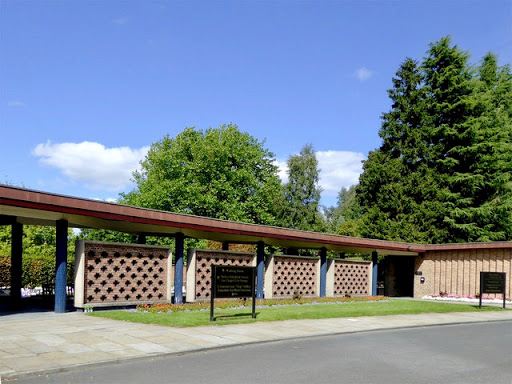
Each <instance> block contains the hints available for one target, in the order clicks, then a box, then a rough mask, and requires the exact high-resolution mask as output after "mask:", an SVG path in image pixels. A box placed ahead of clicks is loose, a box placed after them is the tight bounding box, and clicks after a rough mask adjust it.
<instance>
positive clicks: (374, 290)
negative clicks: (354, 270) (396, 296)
mask: <svg viewBox="0 0 512 384" xmlns="http://www.w3.org/2000/svg"><path fill="white" fill-rule="evenodd" d="M378 260H379V259H378V254H377V252H376V251H374V252H372V262H373V271H372V296H377V275H378V273H379V266H378Z"/></svg>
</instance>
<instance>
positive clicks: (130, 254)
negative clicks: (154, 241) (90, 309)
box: [84, 242, 168, 305]
mask: <svg viewBox="0 0 512 384" xmlns="http://www.w3.org/2000/svg"><path fill="white" fill-rule="evenodd" d="M167 258H168V250H167V249H164V248H153V247H146V246H144V247H141V246H130V245H127V244H107V243H89V242H85V244H84V283H85V284H84V303H85V304H109V303H111V304H113V305H115V304H116V303H119V302H141V301H144V302H152V301H163V300H166V299H167V283H168V281H167V268H168V267H167Z"/></svg>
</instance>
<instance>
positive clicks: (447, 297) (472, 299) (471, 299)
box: [421, 294, 512, 304]
mask: <svg viewBox="0 0 512 384" xmlns="http://www.w3.org/2000/svg"><path fill="white" fill-rule="evenodd" d="M421 299H422V300H435V301H458V302H462V303H477V304H478V303H479V302H480V299H479V298H478V297H476V296H473V295H465V296H459V295H452V294H431V295H426V296H423V297H422V298H421ZM505 301H506V302H507V303H509V304H512V298H510V297H507V298H505ZM482 302H483V303H488V304H502V303H503V298H501V299H499V298H496V297H493V296H490V295H483V296H482Z"/></svg>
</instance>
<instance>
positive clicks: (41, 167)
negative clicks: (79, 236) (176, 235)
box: [0, 0, 512, 205]
mask: <svg viewBox="0 0 512 384" xmlns="http://www.w3.org/2000/svg"><path fill="white" fill-rule="evenodd" d="M445 35H451V36H452V41H453V42H454V43H455V44H457V45H458V46H459V47H461V48H462V49H463V50H467V51H469V52H470V53H471V54H472V62H474V63H478V61H479V60H480V59H481V58H482V56H483V55H484V54H485V53H487V52H488V51H493V52H495V53H496V54H498V55H499V59H500V64H501V65H503V64H506V63H511V62H512V1H510V0H500V1H497V0H486V1H467V0H464V1H449V0H448V1H412V0H411V1H398V0H397V1H322V0H315V1H116V0H106V1H64V0H62V1H49V0H41V1H36V0H33V1H23V0H21V1H20V0H17V1H14V0H3V1H1V2H0V132H1V138H2V139H1V140H2V141H1V142H2V146H1V148H2V149H1V151H0V182H3V183H6V182H7V183H10V184H14V185H23V186H25V187H27V188H32V189H38V190H44V191H49V192H55V193H61V194H68V195H74V196H80V197H87V198H100V199H111V198H116V197H117V196H118V194H119V192H126V191H128V190H130V189H131V188H133V185H132V184H130V174H131V171H132V170H133V169H135V168H136V167H137V165H138V161H139V160H140V159H141V158H142V157H143V156H144V153H145V151H147V148H148V146H150V145H151V143H153V142H155V141H158V140H160V139H162V138H163V136H164V135H165V134H169V135H171V136H174V135H176V134H177V133H179V132H181V131H182V130H183V128H185V127H187V126H196V127H197V128H200V129H205V128H208V127H217V126H219V125H221V124H223V123H229V122H232V123H235V124H237V125H238V126H239V128H240V129H241V130H242V131H246V132H248V133H250V134H251V135H253V136H254V137H256V138H258V139H259V140H264V139H265V140H266V147H267V148H268V149H270V150H271V151H272V152H274V153H275V155H276V158H277V160H278V161H279V164H281V165H283V164H285V162H286V160H287V159H288V157H289V156H290V155H292V154H295V153H297V152H299V151H300V149H301V148H302V146H303V145H305V144H307V143H311V144H313V146H314V148H315V150H316V151H317V156H318V158H319V161H320V167H321V169H322V173H321V177H322V180H321V184H322V187H323V188H324V193H323V196H322V202H323V203H324V204H326V205H331V204H334V203H335V201H336V194H337V192H338V191H339V189H340V188H341V187H343V186H345V187H348V186H349V185H351V184H354V183H356V182H357V177H358V174H359V172H360V171H361V160H363V159H364V158H365V157H366V156H367V154H368V151H371V150H373V149H375V148H376V147H378V146H379V144H380V139H379V137H378V130H379V128H380V116H381V114H382V113H383V112H385V111H387V110H388V109H389V106H390V103H389V100H388V97H387V93H386V90H387V89H389V88H390V86H391V78H392V76H393V75H394V74H395V72H396V70H397V69H398V66H399V65H400V63H401V62H402V61H403V60H404V59H405V58H406V57H412V58H415V59H421V58H422V57H423V56H424V55H425V53H426V51H427V49H428V44H429V43H430V42H434V41H436V40H438V39H439V38H441V37H442V36H445ZM283 171H284V170H283Z"/></svg>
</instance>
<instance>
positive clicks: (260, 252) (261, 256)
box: [256, 241, 265, 299]
mask: <svg viewBox="0 0 512 384" xmlns="http://www.w3.org/2000/svg"><path fill="white" fill-rule="evenodd" d="M256 267H257V269H256V273H257V277H256V298H257V299H263V278H264V275H265V243H264V242H263V241H259V242H258V244H257V245H256Z"/></svg>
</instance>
